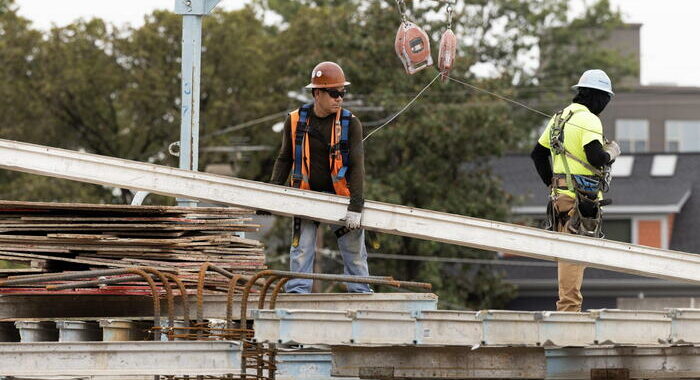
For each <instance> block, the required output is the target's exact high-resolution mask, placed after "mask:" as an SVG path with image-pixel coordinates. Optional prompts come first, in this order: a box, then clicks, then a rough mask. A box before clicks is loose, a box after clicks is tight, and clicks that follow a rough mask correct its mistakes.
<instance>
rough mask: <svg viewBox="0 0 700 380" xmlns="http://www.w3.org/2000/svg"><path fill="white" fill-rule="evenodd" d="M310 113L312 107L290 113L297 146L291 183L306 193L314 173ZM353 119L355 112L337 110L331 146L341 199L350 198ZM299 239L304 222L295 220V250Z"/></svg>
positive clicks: (332, 164) (331, 161) (309, 188)
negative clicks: (348, 180)
mask: <svg viewBox="0 0 700 380" xmlns="http://www.w3.org/2000/svg"><path fill="white" fill-rule="evenodd" d="M311 112H313V104H305V105H303V106H301V107H299V109H298V110H296V111H294V112H292V113H291V114H290V118H291V120H290V122H291V125H292V135H293V137H294V145H293V146H292V149H293V152H292V153H293V157H294V162H293V164H292V180H291V184H292V186H293V187H296V188H299V189H305V190H311V185H310V183H309V175H310V172H311V171H310V165H311V158H310V155H311V154H310V148H309V132H310V128H311V127H310V121H311V118H310V115H311ZM351 120H352V113H351V112H350V111H348V110H346V109H343V108H341V109H340V110H338V112H337V113H336V118H335V123H334V124H333V131H332V134H331V141H330V145H329V147H328V152H329V160H330V168H331V173H330V174H331V179H332V181H333V189H334V190H335V193H336V194H337V195H341V196H350V189H349V187H348V184H347V180H346V174H347V172H348V167H349V165H350V144H349V139H350V121H351ZM300 236H301V219H300V218H296V217H295V218H294V224H293V236H292V245H293V246H294V247H298V246H299V239H300Z"/></svg>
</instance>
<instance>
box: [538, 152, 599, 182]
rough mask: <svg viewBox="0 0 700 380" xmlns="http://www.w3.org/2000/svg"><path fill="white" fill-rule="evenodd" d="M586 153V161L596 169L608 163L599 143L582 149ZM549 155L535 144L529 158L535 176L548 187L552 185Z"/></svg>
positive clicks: (552, 174)
mask: <svg viewBox="0 0 700 380" xmlns="http://www.w3.org/2000/svg"><path fill="white" fill-rule="evenodd" d="M583 150H584V151H585V152H586V160H587V161H588V163H590V164H591V165H593V166H595V167H596V168H600V167H601V166H603V165H605V164H607V163H608V162H610V155H609V154H608V153H607V152H606V151H605V150H603V146H602V145H601V144H600V142H599V141H592V142H590V143H588V144H586V145H585V146H584V147H583ZM550 156H551V153H550V151H549V149H548V148H545V147H544V146H542V145H541V144H539V143H537V144H535V148H534V149H533V150H532V153H530V158H532V161H533V162H534V163H535V169H537V174H539V175H540V178H542V182H544V184H545V185H547V186H549V185H551V184H552V177H553V176H554V173H553V172H552V164H551V163H550V162H549V157H550Z"/></svg>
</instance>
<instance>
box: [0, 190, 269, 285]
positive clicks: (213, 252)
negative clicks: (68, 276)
mask: <svg viewBox="0 0 700 380" xmlns="http://www.w3.org/2000/svg"><path fill="white" fill-rule="evenodd" d="M251 214H252V212H251V211H250V210H246V209H240V208H230V207H197V208H189V207H172V206H126V205H98V204H74V203H70V204H67V203H43V202H14V201H0V260H2V261H1V262H2V263H3V265H0V273H3V272H4V273H15V272H47V271H51V272H53V271H63V270H79V269H87V268H95V267H129V266H138V265H146V266H152V267H154V268H156V269H167V270H169V271H173V272H178V273H181V274H185V275H186V274H187V272H195V271H197V270H198V269H199V267H200V265H201V264H202V263H204V262H210V263H212V264H216V265H218V266H221V267H224V268H226V269H228V270H230V271H232V272H235V273H252V272H256V271H258V270H261V269H264V261H265V256H264V252H263V247H262V245H261V244H260V242H258V241H256V240H250V239H245V238H242V237H240V236H239V235H240V233H241V232H246V231H255V230H257V228H258V227H259V226H257V225H255V224H252V223H251V218H250V217H251ZM3 266H4V267H5V268H2V267H3Z"/></svg>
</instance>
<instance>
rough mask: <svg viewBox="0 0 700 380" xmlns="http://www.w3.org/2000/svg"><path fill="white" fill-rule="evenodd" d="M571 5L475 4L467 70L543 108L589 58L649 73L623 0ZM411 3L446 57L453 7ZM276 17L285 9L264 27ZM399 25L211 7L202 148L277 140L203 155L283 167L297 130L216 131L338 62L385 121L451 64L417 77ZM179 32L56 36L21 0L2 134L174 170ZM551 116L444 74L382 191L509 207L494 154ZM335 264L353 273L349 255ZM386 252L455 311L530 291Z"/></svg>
mask: <svg viewBox="0 0 700 380" xmlns="http://www.w3.org/2000/svg"><path fill="white" fill-rule="evenodd" d="M567 3H568V2H567V1H565V0H544V1H536V2H535V1H525V0H479V1H468V2H465V1H458V2H457V3H456V4H455V5H454V12H453V17H452V24H453V29H454V31H455V33H456V34H457V37H458V40H459V42H460V44H459V47H458V49H459V54H458V59H457V63H456V67H455V70H454V71H453V73H452V75H453V76H454V77H455V78H459V79H460V80H462V81H466V82H469V83H471V84H473V85H476V86H480V87H482V88H484V89H486V90H488V91H493V92H496V93H499V94H502V95H504V96H508V97H514V98H518V99H519V100H521V101H524V102H527V103H528V104H531V105H537V104H538V102H542V101H547V102H552V100H555V103H556V104H555V107H556V106H563V105H565V104H566V103H567V102H568V101H569V99H568V98H569V97H570V96H569V95H567V93H566V89H568V86H569V85H570V84H571V83H572V82H574V81H575V80H576V78H577V76H578V75H580V73H581V72H583V71H584V70H585V69H587V68H590V67H601V68H604V69H606V71H608V72H609V73H611V74H612V76H613V77H616V76H619V75H625V74H628V73H630V72H632V71H634V69H635V68H634V67H633V66H632V65H631V64H630V63H629V62H628V61H626V60H625V59H623V58H624V57H620V56H619V54H617V53H616V52H615V51H609V50H605V49H603V48H601V47H600V46H599V44H597V43H596V42H597V41H599V40H600V39H602V38H604V37H605V36H606V35H607V34H608V33H609V32H610V31H611V30H612V28H614V27H616V26H618V25H619V24H620V18H619V15H618V14H617V13H615V12H613V11H612V10H611V9H610V4H609V3H608V1H607V0H599V1H597V2H595V4H593V5H592V6H590V7H589V8H588V9H587V10H586V12H585V13H584V14H582V15H579V16H578V17H576V18H571V17H570V16H569V9H568V6H567ZM407 4H408V6H409V14H408V17H409V19H411V20H413V21H415V22H416V23H417V24H419V25H421V26H422V27H424V29H425V30H426V31H427V32H428V33H429V35H430V37H431V40H432V41H434V43H433V45H432V46H433V49H434V52H433V56H434V57H436V55H437V54H436V53H437V52H436V51H435V50H436V49H437V41H438V40H439V38H440V35H441V33H442V32H443V31H444V30H445V28H446V27H447V21H446V10H447V9H446V3H441V2H429V1H408V2H407ZM270 17H271V18H272V19H273V20H275V21H274V22H272V23H271V22H267V23H266V22H264V20H265V19H267V18H270ZM399 21H400V19H399V17H398V14H397V11H396V8H395V4H394V1H389V0H383V1H374V0H344V1H338V0H295V1H290V0H284V1H282V0H256V1H254V2H253V3H252V5H249V6H248V7H246V8H244V9H241V10H237V11H230V12H226V11H220V10H217V11H215V12H214V13H213V14H212V15H211V16H207V17H206V18H205V22H204V32H203V38H204V41H203V45H204V50H203V56H202V94H201V128H200V130H201V135H202V138H201V145H202V146H203V147H211V146H233V145H246V144H248V145H261V146H267V147H269V148H272V149H270V150H262V151H258V152H254V153H246V154H241V153H234V154H224V153H206V152H204V153H202V156H201V158H200V162H201V167H202V168H203V167H204V166H205V165H207V164H208V163H219V162H225V163H230V164H233V165H234V167H235V172H236V174H237V175H238V176H240V177H244V178H250V179H255V180H265V179H266V178H268V177H269V173H270V171H271V166H272V163H273V161H274V158H275V156H276V150H275V149H276V148H277V146H278V144H279V141H280V136H279V134H276V133H273V132H271V131H270V129H269V126H270V124H269V123H268V124H257V125H253V126H250V127H237V129H236V130H235V131H233V133H225V134H216V133H215V132H217V131H220V130H222V129H224V128H227V127H230V126H236V125H239V124H241V123H244V122H246V121H249V120H252V119H256V118H259V117H262V116H265V115H269V114H272V113H277V112H280V111H284V110H289V109H293V108H295V107H298V105H299V101H298V100H296V99H294V98H292V97H289V96H288V94H287V92H288V91H297V92H299V91H301V89H302V87H303V86H304V85H305V84H306V81H307V80H308V76H309V75H308V74H309V72H310V70H311V68H312V67H313V66H314V65H315V64H316V63H318V62H320V61H324V60H332V61H336V62H338V63H339V64H340V65H341V66H342V67H343V68H344V69H345V72H346V75H347V77H348V78H349V80H350V81H351V82H352V86H351V87H350V90H351V96H350V97H349V98H348V101H351V102H354V104H356V105H357V106H358V107H357V110H354V112H355V114H356V115H358V117H360V119H361V120H362V121H363V122H364V123H365V125H366V126H368V127H367V128H366V131H365V132H368V131H369V130H370V129H371V128H372V127H370V126H376V125H378V124H379V123H380V122H381V121H382V120H386V118H387V117H389V116H391V114H392V113H393V112H395V111H397V110H399V109H400V108H401V107H402V106H403V105H404V104H405V103H406V102H407V101H408V100H410V99H411V98H412V97H413V96H414V95H415V94H416V93H417V92H418V91H420V90H421V89H422V88H423V87H424V86H425V85H426V84H427V83H428V82H430V81H431V80H432V79H433V78H434V77H435V75H436V74H437V73H436V71H435V70H434V69H429V70H425V71H423V72H420V73H418V74H416V75H414V76H408V75H406V74H405V73H404V72H403V69H402V67H401V65H400V63H399V61H398V59H397V58H396V56H395V55H394V52H393V50H394V48H393V44H394V35H395V33H396V28H397V26H398V24H399ZM180 34H181V18H180V17H179V16H178V15H175V14H173V13H171V12H166V11H156V12H154V13H152V14H150V15H148V16H146V18H145V20H144V24H143V25H142V26H139V27H131V26H124V27H120V26H115V25H111V24H109V23H106V22H104V21H103V20H100V19H91V20H78V21H76V22H74V23H72V24H71V25H68V26H65V27H54V28H52V29H51V30H49V31H39V30H36V29H34V28H32V25H31V24H30V23H29V21H28V20H25V19H23V18H21V17H19V16H18V15H17V13H16V7H15V6H14V3H13V0H0V62H3V65H2V66H0V96H2V98H3V99H4V100H5V102H4V103H3V104H2V106H1V107H2V109H0V132H1V133H2V136H3V138H8V139H17V140H21V141H28V142H35V143H39V144H46V145H51V146H58V147H64V148H69V149H76V150H84V151H88V152H93V153H97V154H103V155H108V156H116V157H123V158H128V159H134V160H140V161H149V162H154V163H158V164H164V165H175V159H174V158H172V157H170V156H169V155H168V154H167V146H168V144H169V143H171V142H173V141H176V140H178V138H179V119H180V117H179V115H180V100H179V95H180V78H179V75H180V43H181V41H180V37H181V35H180ZM539 53H541V55H542V64H541V65H539V66H538V65H537V64H536V61H537V59H538V57H539V55H540V54H539ZM533 62H535V63H533ZM360 106H370V107H366V108H362V107H360ZM555 107H553V108H555ZM553 108H548V107H545V109H544V110H545V111H546V112H551V111H552V110H553ZM350 109H351V110H353V107H350ZM377 109H380V110H381V111H379V112H378V111H376V110H377ZM541 123H542V119H541V117H540V116H537V115H532V114H531V113H528V112H527V111H525V110H523V109H521V108H518V107H514V106H512V105H511V104H509V103H506V102H502V101H500V100H498V99H496V98H494V97H492V96H490V95H487V94H485V93H483V92H475V91H473V90H471V89H470V88H467V87H464V86H462V85H459V84H457V83H454V82H446V83H440V82H436V84H434V85H433V86H432V87H431V88H430V89H428V90H427V91H426V93H425V94H424V96H423V97H422V98H421V99H419V100H418V102H416V103H415V105H414V106H413V107H411V108H410V109H408V110H407V111H406V112H405V113H403V114H402V115H401V116H400V117H399V118H398V119H396V120H395V121H394V122H393V123H391V124H389V125H388V126H387V127H386V128H385V129H383V130H381V131H379V132H378V133H377V134H375V135H373V136H372V137H371V138H370V139H369V140H368V141H367V143H366V146H365V152H366V153H365V154H366V168H367V169H366V171H367V178H366V194H367V196H366V197H367V198H368V199H373V200H379V201H385V202H391V203H398V204H404V205H407V206H411V207H420V208H427V209H431V210H437V211H445V212H450V213H456V214H462V215H468V216H473V217H479V218H486V219H492V220H505V219H506V218H507V214H508V208H509V203H510V201H511V200H510V199H509V196H508V195H507V194H505V193H504V192H503V191H502V188H501V184H500V183H499V182H498V180H496V179H495V178H493V176H492V175H491V172H490V170H489V161H490V160H491V159H493V158H494V157H498V156H500V155H502V154H503V153H505V152H508V151H512V150H516V149H519V148H520V147H522V146H523V145H527V144H524V141H528V140H527V137H528V136H529V134H530V132H531V131H532V130H533V128H536V127H537V126H539V124H541ZM0 177H1V178H0V179H1V180H2V181H3V185H2V186H0V197H2V198H9V199H33V200H43V201H47V200H55V201H86V202H87V201H92V202H124V201H127V200H128V196H127V195H126V193H125V192H121V193H120V192H119V191H114V189H107V188H103V187H101V186H86V185H84V184H74V183H70V182H65V181H58V180H51V179H45V178H40V177H35V176H29V175H23V174H17V173H9V172H5V171H3V172H0ZM158 201H163V200H162V199H159V200H158ZM288 223H289V222H288V221H283V222H281V224H280V226H279V227H278V229H277V230H278V231H280V232H279V235H277V236H276V237H274V236H273V237H271V239H273V238H276V239H278V240H279V241H282V242H284V243H283V244H281V245H280V247H281V248H280V252H279V253H278V254H280V255H284V253H283V252H285V251H286V248H287V247H286V244H287V242H288V236H287V233H288V230H289V228H288ZM282 225H284V226H282ZM329 241H330V239H329ZM380 241H381V244H382V248H381V250H382V252H386V253H396V254H410V255H415V256H418V259H420V258H421V257H472V258H488V257H491V256H492V254H491V253H486V252H482V251H477V250H471V249H465V248H459V247H454V246H449V245H445V244H439V243H435V242H428V241H420V240H415V239H409V238H404V237H394V236H381V237H380ZM270 256H274V253H273V252H270ZM329 265H331V266H335V267H333V268H330V269H329V270H338V267H337V265H338V264H335V263H333V264H329ZM370 265H371V270H372V272H373V274H377V275H392V276H394V277H396V278H400V279H407V280H416V281H430V282H432V283H433V284H434V286H435V289H436V291H437V292H438V293H439V295H440V297H441V298H440V299H441V302H443V303H444V305H443V306H447V307H451V306H455V307H464V306H465V305H466V306H469V307H474V308H483V307H501V306H503V305H504V304H505V302H507V301H508V299H509V298H510V297H512V295H513V289H512V288H510V287H509V286H506V285H504V284H503V283H502V282H501V280H500V275H499V273H498V272H497V271H496V270H494V269H493V268H492V267H490V266H479V265H466V264H465V265H445V264H440V263H434V262H428V261H419V260H416V261H387V260H372V261H371V263H370Z"/></svg>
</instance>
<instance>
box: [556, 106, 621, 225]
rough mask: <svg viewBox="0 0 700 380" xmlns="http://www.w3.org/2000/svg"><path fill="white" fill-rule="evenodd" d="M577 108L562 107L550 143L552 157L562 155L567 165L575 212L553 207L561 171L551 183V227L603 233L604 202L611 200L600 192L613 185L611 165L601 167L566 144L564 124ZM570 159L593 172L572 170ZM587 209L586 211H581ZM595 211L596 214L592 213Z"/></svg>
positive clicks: (567, 178) (567, 179)
mask: <svg viewBox="0 0 700 380" xmlns="http://www.w3.org/2000/svg"><path fill="white" fill-rule="evenodd" d="M580 111H582V110H577V111H569V113H568V114H567V115H566V116H564V111H563V110H562V111H559V112H557V113H556V114H555V115H554V122H553V123H552V126H551V128H550V134H549V146H550V150H551V152H552V157H553V158H554V157H557V156H558V157H559V158H560V159H561V161H562V165H563V166H564V172H565V173H564V178H565V180H566V189H567V190H569V191H571V192H573V193H574V194H575V195H576V196H575V197H574V199H575V203H574V212H573V214H572V215H568V214H565V215H560V214H558V213H557V212H556V210H555V208H554V207H553V203H554V201H555V195H556V191H555V189H557V188H559V184H558V182H559V179H560V178H561V175H556V174H555V175H554V177H553V183H552V193H551V196H550V204H549V205H548V207H547V214H548V218H549V219H550V220H549V221H548V223H549V226H548V227H549V228H551V229H554V228H555V226H557V225H558V223H561V224H562V225H566V224H567V222H568V227H567V228H568V229H569V230H570V231H571V232H573V233H576V234H579V235H584V236H590V237H602V233H601V227H602V211H601V206H604V205H606V204H609V203H610V201H609V200H600V199H599V193H600V192H603V193H605V192H607V191H608V190H609V188H610V166H609V165H605V166H604V167H603V169H602V170H600V169H598V168H596V167H594V166H593V165H591V164H589V163H588V162H586V161H584V160H582V159H580V158H578V157H576V156H575V155H573V154H572V153H571V152H569V150H567V149H566V147H565V145H564V136H565V133H564V127H565V126H566V124H567V123H568V122H569V120H571V117H572V116H574V114H575V113H576V112H580ZM568 159H572V160H574V161H576V162H578V163H579V164H581V165H582V166H583V167H585V168H586V169H588V170H590V171H591V173H593V174H592V175H580V174H571V170H570V169H569V162H568ZM582 210H584V211H585V212H582ZM591 213H594V214H595V215H594V216H591V215H590V214H591Z"/></svg>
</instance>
